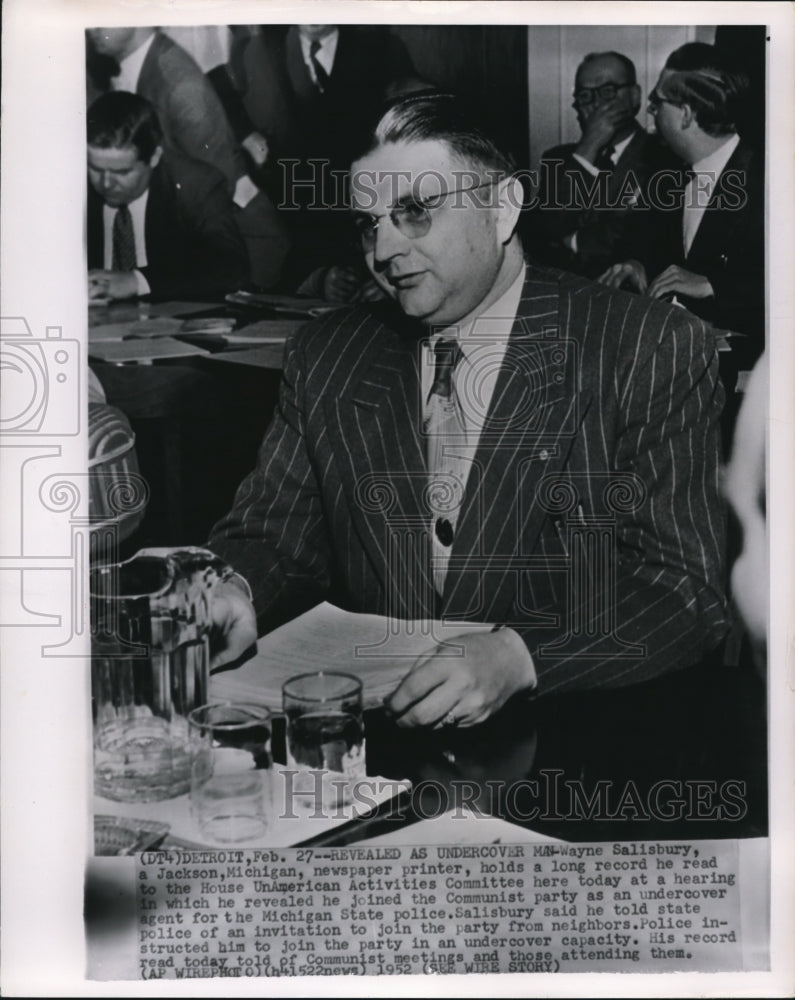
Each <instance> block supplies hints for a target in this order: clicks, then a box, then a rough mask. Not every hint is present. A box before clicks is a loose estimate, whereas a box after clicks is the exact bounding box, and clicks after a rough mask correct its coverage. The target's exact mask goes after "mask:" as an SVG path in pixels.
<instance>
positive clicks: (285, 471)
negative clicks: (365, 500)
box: [207, 338, 331, 635]
mask: <svg viewBox="0 0 795 1000" xmlns="http://www.w3.org/2000/svg"><path fill="white" fill-rule="evenodd" d="M303 397H304V376H303V374H302V362H301V351H300V348H299V345H298V342H297V340H296V339H295V338H291V340H289V341H288V344H287V348H286V352H285V359H284V368H283V372H282V384H281V390H280V395H279V404H278V406H277V409H276V412H275V414H274V417H273V420H272V421H271V424H270V426H269V427H268V430H267V432H266V434H265V438H264V440H263V442H262V446H261V448H260V451H259V455H258V459H257V465H256V468H255V469H254V471H253V472H252V473H251V474H250V475H249V476H248V477H247V478H246V479H245V480H244V481H243V483H242V484H241V485H240V487H239V489H238V491H237V494H236V496H235V501H234V504H233V506H232V510H231V511H230V512H229V514H227V515H226V516H225V517H224V518H223V519H222V520H221V521H219V523H218V524H217V525H216V526H215V527H214V528H213V530H212V532H211V535H210V540H209V542H208V543H207V544H208V547H209V548H210V549H211V550H212V551H213V552H215V553H216V555H218V556H220V557H221V558H222V559H225V560H226V561H227V562H228V563H229V565H230V566H233V567H234V569H235V570H236V571H237V572H238V573H240V574H241V575H242V576H244V577H245V578H246V580H247V581H248V583H249V586H250V587H251V590H252V595H253V600H254V607H255V609H256V612H257V626H258V632H259V634H260V635H262V634H263V633H265V632H268V631H270V630H271V629H272V628H274V627H276V626H277V625H280V624H282V623H283V622H285V621H288V620H290V619H292V618H295V617H296V616H297V615H299V614H302V613H303V612H304V611H307V610H308V609H309V608H311V607H313V606H314V605H315V604H317V603H318V602H319V601H321V600H323V598H324V597H325V595H326V593H327V591H328V588H329V581H330V575H331V573H330V559H331V556H330V551H331V547H330V544H329V540H328V537H327V534H326V531H327V529H326V521H325V517H324V512H323V508H322V503H321V497H320V487H319V483H318V481H317V478H316V471H315V469H314V468H313V466H312V463H311V461H310V457H309V452H308V449H307V446H306V440H305V418H304V406H305V403H304V398H303Z"/></svg>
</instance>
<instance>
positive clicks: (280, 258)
mask: <svg viewBox="0 0 795 1000" xmlns="http://www.w3.org/2000/svg"><path fill="white" fill-rule="evenodd" d="M87 36H88V48H87V59H88V68H89V74H90V86H89V93H92V92H93V93H102V92H104V91H106V90H125V91H130V92H132V93H136V94H139V95H140V96H142V97H145V98H146V99H147V100H149V101H150V102H151V103H152V104H153V105H154V107H155V109H156V111H157V115H158V118H159V121H160V125H161V128H162V130H163V135H164V147H165V148H166V149H169V150H173V151H175V152H177V153H179V154H181V155H183V156H188V157H192V158H193V159H196V160H202V161H204V162H206V163H209V164H210V165H211V166H213V167H215V168H216V169H217V170H219V171H220V172H221V173H222V174H223V176H224V178H225V180H226V184H227V189H228V191H229V194H230V196H231V197H232V199H233V202H234V205H235V222H236V225H237V227H238V229H239V230H240V234H241V236H242V237H243V240H244V242H245V244H246V248H247V251H248V256H249V269H248V282H249V283H250V284H253V285H255V286H257V287H262V288H268V287H271V286H273V285H275V284H276V283H277V282H278V281H279V279H280V277H281V269H282V264H283V262H284V258H285V256H286V254H287V250H288V246H289V241H288V238H287V235H286V231H285V228H284V226H283V224H282V222H281V219H280V218H279V216H278V214H277V212H276V210H275V208H274V206H273V205H272V203H271V202H270V200H269V199H268V197H267V195H266V194H265V193H264V192H262V191H260V190H259V188H258V187H257V185H256V184H255V183H254V182H253V180H252V179H251V178H250V177H249V176H248V173H247V170H246V162H245V160H244V158H243V154H242V152H241V150H240V148H239V145H238V143H237V141H236V139H235V137H234V134H233V132H232V129H231V127H230V125H229V121H228V119H227V116H226V113H225V111H224V108H223V106H222V104H221V101H220V99H219V97H218V95H217V93H216V91H215V89H214V88H213V86H212V84H211V83H210V81H209V80H208V79H207V77H206V76H205V74H204V73H203V72H202V70H201V69H200V67H199V66H198V65H197V64H196V62H195V61H194V60H193V59H192V58H191V57H190V56H189V55H188V53H187V52H186V51H185V50H184V49H182V48H181V47H180V46H179V45H177V44H176V43H175V42H174V41H172V39H171V38H169V37H168V36H167V35H165V34H164V33H163V32H161V31H160V29H159V28H154V27H142V28H89V29H88V31H87Z"/></svg>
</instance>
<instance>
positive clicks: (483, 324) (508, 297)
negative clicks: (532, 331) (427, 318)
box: [430, 265, 526, 355]
mask: <svg viewBox="0 0 795 1000" xmlns="http://www.w3.org/2000/svg"><path fill="white" fill-rule="evenodd" d="M525 270H526V267H525V265H522V267H521V268H520V269H519V273H518V274H517V276H516V278H515V279H514V280H513V282H512V283H511V285H510V286H509V287H508V288H507V289H506V290H505V291H504V292H503V294H502V295H501V296H500V297H499V298H498V299H496V300H495V301H494V302H492V303H491V305H490V306H488V308H486V309H484V311H483V312H482V313H480V314H479V315H477V316H476V317H474V319H472V320H470V321H469V322H468V323H467V324H466V325H465V326H460V327H459V326H455V325H452V326H449V327H447V328H446V329H444V330H435V331H434V333H433V335H432V336H431V337H430V342H431V343H435V342H436V340H438V339H439V337H447V338H451V337H454V338H455V339H456V340H458V342H459V344H460V345H461V349H462V351H463V352H464V354H465V355H466V353H467V341H468V340H470V339H471V340H472V341H473V342H474V343H475V344H477V343H480V342H482V339H483V337H484V336H487V337H488V338H489V340H491V339H492V338H493V339H494V340H496V341H503V342H504V341H507V340H508V339H509V337H510V335H511V329H512V327H513V322H514V320H515V319H516V313H517V310H518V308H519V300H520V299H521V297H522V288H523V287H524V279H525Z"/></svg>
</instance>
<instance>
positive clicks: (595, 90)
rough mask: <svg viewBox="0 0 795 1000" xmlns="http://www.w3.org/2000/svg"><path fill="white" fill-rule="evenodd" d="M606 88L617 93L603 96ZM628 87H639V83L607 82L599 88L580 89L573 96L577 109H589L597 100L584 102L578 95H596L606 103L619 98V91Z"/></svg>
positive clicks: (593, 98) (591, 98) (592, 99)
mask: <svg viewBox="0 0 795 1000" xmlns="http://www.w3.org/2000/svg"><path fill="white" fill-rule="evenodd" d="M605 87H612V88H613V90H614V91H615V93H611V94H610V95H607V94H603V93H602V91H603V90H604V88H605ZM626 87H637V83H614V82H613V81H612V80H607V81H606V82H605V83H601V84H599V86H598V87H580V89H579V90H575V91H574V92H573V93H572V95H571V96H572V97H573V98H574V107H575V108H576V107H586V108H587V107H589V106H590V105H591V104H593V103H595V100H596V98H595V97H590V98H589V99H588V100H587V101H583V100H581V98H580V97H579V96H578V95H582V94H591V95H594V94H595V95H596V96H597V97H601V98H603V99H604V100H605V101H612V100H613V98H614V97H617V96H618V91H619V90H624V89H625V88H626Z"/></svg>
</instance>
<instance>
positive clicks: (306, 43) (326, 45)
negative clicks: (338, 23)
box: [298, 28, 340, 86]
mask: <svg viewBox="0 0 795 1000" xmlns="http://www.w3.org/2000/svg"><path fill="white" fill-rule="evenodd" d="M298 35H299V37H300V39H301V54H302V55H303V57H304V62H305V63H306V68H307V70H309V75H310V76H311V77H312V82H313V83H314V84H315V86H317V76H316V75H315V67H314V66H313V65H312V56H311V55H310V49H311V48H312V43H313V42H314V41H315V39H313V38H309V37H308V36H307V35H304V34H303V33H302V32H300V31H299V32H298ZM339 40H340V32H339V28H335V30H334V31H330V32H329V33H328V34H327V35H325V36H324V37H323V38H318V39H317V41H318V42H320V48H319V49H318V50H317V52H316V53H315V59H317V61H318V62H319V63H320V65H321V66H322V67H323V69H324V70H325V71H326V72H327V73H328V75H329V76H331V71H332V69H333V68H334V57H335V56H336V54H337V43H338V42H339Z"/></svg>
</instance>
